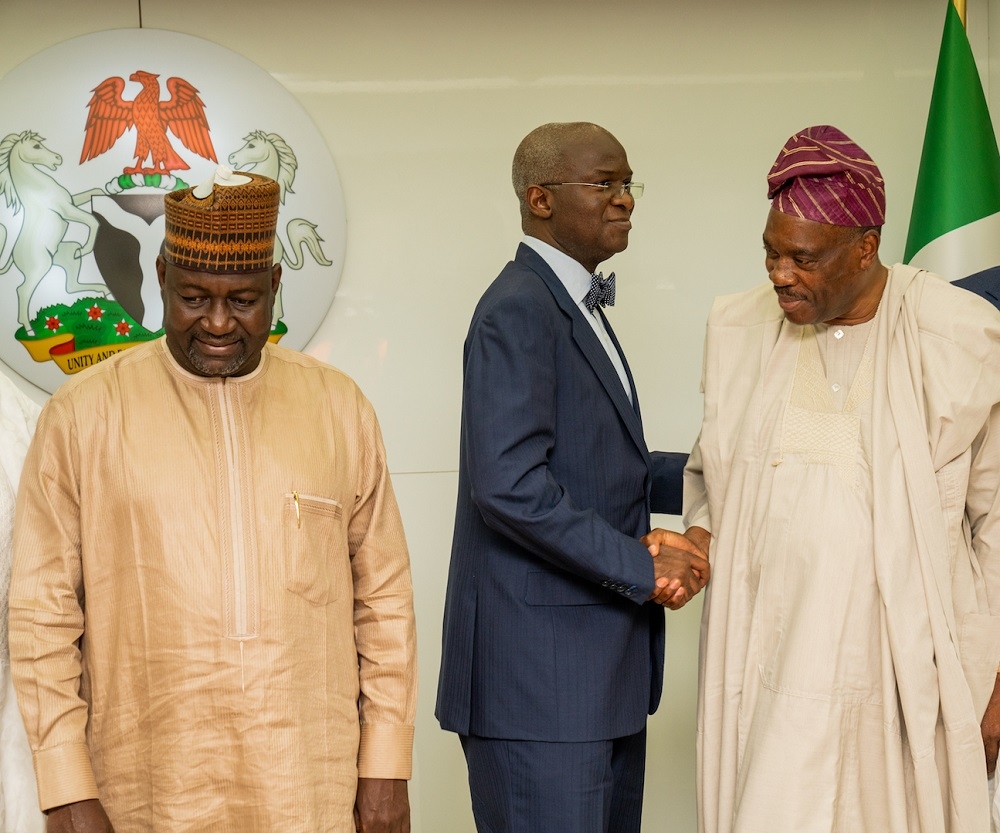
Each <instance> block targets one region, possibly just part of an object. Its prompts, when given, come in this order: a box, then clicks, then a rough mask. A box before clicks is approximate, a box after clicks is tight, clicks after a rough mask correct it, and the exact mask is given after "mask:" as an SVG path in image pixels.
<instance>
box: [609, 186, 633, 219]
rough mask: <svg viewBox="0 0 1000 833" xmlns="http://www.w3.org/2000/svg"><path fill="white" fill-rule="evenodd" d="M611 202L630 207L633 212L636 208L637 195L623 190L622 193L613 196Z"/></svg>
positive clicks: (629, 209)
mask: <svg viewBox="0 0 1000 833" xmlns="http://www.w3.org/2000/svg"><path fill="white" fill-rule="evenodd" d="M611 202H613V203H614V204H615V205H624V206H625V207H626V208H627V209H628V212H629V214H631V213H632V210H633V209H634V208H635V197H633V196H632V195H631V194H630V193H629V192H628V191H622V192H621V193H620V194H615V195H614V196H613V197H612V198H611Z"/></svg>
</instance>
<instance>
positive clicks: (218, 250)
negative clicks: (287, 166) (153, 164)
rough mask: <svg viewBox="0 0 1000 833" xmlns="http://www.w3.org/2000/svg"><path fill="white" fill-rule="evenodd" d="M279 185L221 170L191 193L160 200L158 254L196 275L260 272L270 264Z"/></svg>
mask: <svg viewBox="0 0 1000 833" xmlns="http://www.w3.org/2000/svg"><path fill="white" fill-rule="evenodd" d="M279 197H280V188H279V186H278V183H277V182H275V181H274V180H273V179H268V178H267V177H266V176H260V175H259V174H251V173H234V172H233V171H232V170H231V169H230V168H227V167H226V166H225V165H220V166H219V167H218V168H217V169H216V171H215V173H214V174H213V175H212V177H211V178H210V179H209V180H207V181H206V182H203V183H202V184H201V185H198V186H196V187H194V188H185V189H184V190H181V191H173V192H171V193H169V194H167V195H166V196H165V197H164V198H163V199H164V206H165V214H166V228H165V232H164V249H163V254H164V257H165V258H166V260H167V261H168V262H169V263H172V264H173V265H175V266H180V267H181V268H183V269H191V270H194V271H196V272H233V273H235V272H263V271H265V270H267V269H270V268H271V266H272V265H273V261H274V234H275V229H276V228H277V225H278V203H279Z"/></svg>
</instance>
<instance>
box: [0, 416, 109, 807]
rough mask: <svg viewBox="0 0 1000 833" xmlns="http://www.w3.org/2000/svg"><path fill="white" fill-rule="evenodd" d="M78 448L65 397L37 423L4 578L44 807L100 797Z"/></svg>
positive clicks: (16, 670)
mask: <svg viewBox="0 0 1000 833" xmlns="http://www.w3.org/2000/svg"><path fill="white" fill-rule="evenodd" d="M79 465H80V459H79V448H78V447H77V445H76V442H75V436H74V430H73V421H72V416H71V412H69V411H67V408H66V401H65V400H64V399H59V398H56V399H52V400H49V402H48V403H47V404H46V406H45V408H44V409H43V411H42V414H41V416H40V417H39V420H38V428H37V430H36V432H35V437H34V440H33V441H32V444H31V447H30V448H29V450H28V456H27V458H26V459H25V463H24V469H23V472H22V476H21V485H20V489H19V491H18V501H17V512H16V515H15V520H14V558H13V565H12V570H11V585H10V654H11V674H12V676H13V678H14V687H15V689H16V691H17V700H18V704H19V705H20V708H21V715H22V717H23V718H24V725H25V729H26V730H27V733H28V740H29V742H30V744H31V751H32V755H33V757H34V762H35V776H36V779H37V781H38V796H39V803H40V806H41V808H42V809H43V810H44V809H48V808H50V807H58V806H60V805H62V804H68V803H70V802H73V801H82V800H84V799H88V798H97V783H96V781H95V779H94V772H93V769H92V767H91V764H90V756H89V754H88V752H87V739H86V730H87V704H86V703H85V702H84V701H83V700H82V699H81V697H80V695H79V689H80V675H81V673H82V667H81V661H80V651H79V648H78V645H77V641H78V640H79V639H80V637H81V636H82V635H83V628H84V614H83V573H82V568H81V563H80V502H79V488H78V482H79V481H78V478H77V472H78V469H79Z"/></svg>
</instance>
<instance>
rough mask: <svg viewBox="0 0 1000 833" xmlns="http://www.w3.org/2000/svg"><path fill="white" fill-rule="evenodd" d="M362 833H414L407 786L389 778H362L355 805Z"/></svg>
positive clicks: (357, 826)
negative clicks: (411, 826) (411, 825)
mask: <svg viewBox="0 0 1000 833" xmlns="http://www.w3.org/2000/svg"><path fill="white" fill-rule="evenodd" d="M354 828H355V829H356V830H357V831H358V833H410V800H409V798H408V797H407V794H406V782H405V781H396V780H392V779H389V778H359V779H358V795H357V799H356V800H355V802H354Z"/></svg>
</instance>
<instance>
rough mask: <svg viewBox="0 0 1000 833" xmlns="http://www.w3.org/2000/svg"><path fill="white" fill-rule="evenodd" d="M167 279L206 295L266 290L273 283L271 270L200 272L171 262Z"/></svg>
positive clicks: (177, 287) (169, 281)
mask: <svg viewBox="0 0 1000 833" xmlns="http://www.w3.org/2000/svg"><path fill="white" fill-rule="evenodd" d="M166 281H167V283H168V284H169V285H170V286H172V287H174V288H176V289H185V290H198V291H200V292H203V293H204V294H206V295H220V296H225V295H232V294H235V293H238V292H264V291H266V290H267V289H268V287H269V286H270V284H271V270H267V271H263V272H231V273H221V272H198V271H195V270H193V269H184V268H182V267H180V266H175V265H173V264H171V263H170V262H167V264H166Z"/></svg>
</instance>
